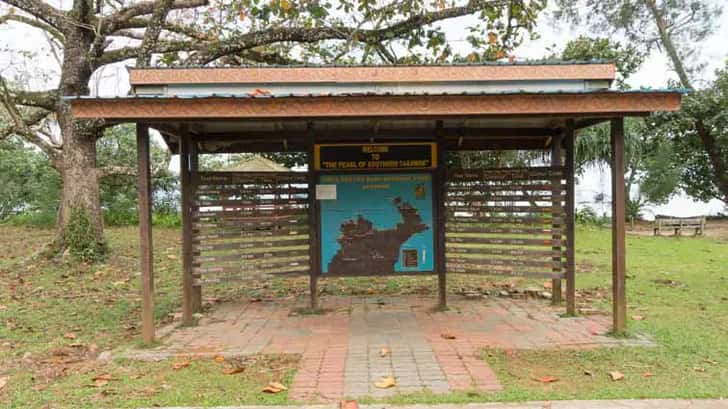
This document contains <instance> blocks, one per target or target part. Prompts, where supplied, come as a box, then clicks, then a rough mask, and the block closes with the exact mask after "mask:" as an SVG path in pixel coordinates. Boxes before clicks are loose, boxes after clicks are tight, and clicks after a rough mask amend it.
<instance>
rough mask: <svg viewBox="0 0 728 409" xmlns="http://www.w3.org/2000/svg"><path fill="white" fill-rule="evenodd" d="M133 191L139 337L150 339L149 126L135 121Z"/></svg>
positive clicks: (151, 263) (152, 332) (150, 225)
mask: <svg viewBox="0 0 728 409" xmlns="http://www.w3.org/2000/svg"><path fill="white" fill-rule="evenodd" d="M136 137H137V167H138V169H137V191H138V193H139V253H140V254H139V261H140V269H141V273H142V339H143V341H144V343H146V344H150V343H152V342H154V266H153V259H152V203H151V202H152V186H151V185H152V183H151V168H150V160H149V127H148V126H147V125H145V124H137V126H136Z"/></svg>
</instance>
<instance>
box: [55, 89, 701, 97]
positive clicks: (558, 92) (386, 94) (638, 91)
mask: <svg viewBox="0 0 728 409" xmlns="http://www.w3.org/2000/svg"><path fill="white" fill-rule="evenodd" d="M688 92H689V90H688V89H684V88H639V89H631V90H603V89H596V90H589V89H585V90H556V91H520V90H513V91H499V92H459V93H447V92H445V93H427V92H404V93H394V92H361V93H352V92H346V93H326V94H312V93H308V94H301V93H286V94H271V93H265V92H257V93H242V94H214V93H213V94H198V95H194V94H186V95H146V94H141V95H121V96H108V97H95V96H90V95H80V96H64V97H63V98H64V99H67V100H78V99H80V100H119V99H124V100H129V99H140V100H141V99H144V100H147V99H160V100H164V99H169V100H174V99H208V98H220V99H271V98H334V97H398V96H403V97H405V96H406V97H410V96H449V95H450V96H484V95H578V94H613V95H619V94H641V93H644V94H651V93H652V94H654V93H675V94H687V93H688Z"/></svg>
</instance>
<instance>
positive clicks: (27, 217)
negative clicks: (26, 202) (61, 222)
mask: <svg viewBox="0 0 728 409" xmlns="http://www.w3.org/2000/svg"><path fill="white" fill-rule="evenodd" d="M57 216H58V212H57V211H56V210H29V211H25V212H22V213H18V214H15V215H12V216H10V217H8V218H7V219H6V220H5V221H4V222H3V223H6V224H9V225H11V226H28V227H53V226H55V225H56V217H57Z"/></svg>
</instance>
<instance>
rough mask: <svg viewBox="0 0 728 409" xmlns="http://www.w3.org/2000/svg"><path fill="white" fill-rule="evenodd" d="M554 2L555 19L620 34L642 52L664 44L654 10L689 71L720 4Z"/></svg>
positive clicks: (706, 0)
mask: <svg viewBox="0 0 728 409" xmlns="http://www.w3.org/2000/svg"><path fill="white" fill-rule="evenodd" d="M555 3H556V5H557V11H556V12H555V13H554V18H555V19H556V20H557V21H561V22H563V21H570V22H572V23H574V24H577V25H579V24H583V25H586V26H588V27H589V28H590V29H591V31H592V32H596V33H600V34H602V33H603V34H606V35H610V36H611V35H614V34H622V35H624V36H625V37H626V38H627V41H628V43H629V44H630V45H631V46H633V47H636V48H637V49H639V50H640V51H641V52H644V53H649V52H650V51H652V50H654V49H657V48H662V47H664V46H665V44H664V43H663V41H664V39H663V38H661V35H660V32H659V29H658V25H657V24H656V23H655V21H656V20H655V15H654V13H655V12H657V13H659V15H660V16H662V17H663V18H664V19H665V20H666V24H667V25H669V27H668V30H669V35H670V37H671V38H672V41H673V42H674V43H675V44H677V45H678V49H677V53H678V58H679V59H680V60H681V61H682V62H683V64H686V63H689V64H687V67H686V68H687V69H688V71H693V72H694V71H696V70H699V69H701V68H702V64H701V63H700V60H699V58H697V57H698V55H697V54H698V53H697V51H698V49H699V48H700V47H701V46H702V43H703V40H705V39H706V38H707V37H708V36H709V35H710V34H712V33H713V32H715V30H716V28H717V27H718V26H719V25H718V24H716V22H715V20H716V19H717V18H718V17H719V16H720V14H721V12H722V7H721V6H720V4H719V3H718V2H715V1H712V0H649V1H644V0H641V1H635V0H556V2H555ZM651 4H654V9H652V8H651V7H650V5H651ZM683 86H686V87H687V86H688V85H687V84H683Z"/></svg>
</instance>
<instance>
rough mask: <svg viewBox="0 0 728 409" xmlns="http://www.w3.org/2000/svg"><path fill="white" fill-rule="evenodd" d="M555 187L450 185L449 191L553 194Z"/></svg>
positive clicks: (530, 184) (500, 184)
mask: <svg viewBox="0 0 728 409" xmlns="http://www.w3.org/2000/svg"><path fill="white" fill-rule="evenodd" d="M552 190H553V186H552V185H550V184H545V183H538V184H532V183H529V184H513V183H492V184H485V183H470V184H449V185H448V188H447V191H448V194H451V193H463V194H466V193H472V192H483V193H490V192H551V191H552Z"/></svg>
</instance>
